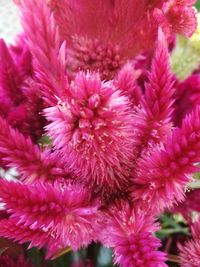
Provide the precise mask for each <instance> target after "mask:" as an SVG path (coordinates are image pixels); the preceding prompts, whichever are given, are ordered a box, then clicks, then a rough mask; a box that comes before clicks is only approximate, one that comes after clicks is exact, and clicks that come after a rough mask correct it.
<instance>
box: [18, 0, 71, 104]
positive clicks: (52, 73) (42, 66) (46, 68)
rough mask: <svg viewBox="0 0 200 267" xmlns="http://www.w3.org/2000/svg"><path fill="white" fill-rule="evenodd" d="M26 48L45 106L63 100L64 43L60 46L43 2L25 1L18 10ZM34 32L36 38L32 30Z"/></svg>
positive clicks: (66, 80)
mask: <svg viewBox="0 0 200 267" xmlns="http://www.w3.org/2000/svg"><path fill="white" fill-rule="evenodd" d="M21 11H22V14H23V19H22V24H23V27H24V30H25V36H26V39H27V44H28V46H29V49H30V51H31V53H32V55H33V57H34V62H35V74H36V77H37V80H38V81H39V83H40V88H41V91H42V92H43V96H44V98H45V100H46V102H47V103H48V104H55V103H56V102H57V101H56V98H55V96H57V97H59V98H61V99H62V97H63V96H66V87H67V84H68V78H67V76H66V60H65V57H66V55H65V42H63V43H61V41H60V36H59V33H58V28H57V26H56V24H55V22H54V19H53V16H52V14H51V12H50V10H49V9H48V7H47V5H46V3H45V1H43V0H37V1H36V0H26V1H24V2H23V5H22V6H21ZM36 29H37V34H35V30H36Z"/></svg>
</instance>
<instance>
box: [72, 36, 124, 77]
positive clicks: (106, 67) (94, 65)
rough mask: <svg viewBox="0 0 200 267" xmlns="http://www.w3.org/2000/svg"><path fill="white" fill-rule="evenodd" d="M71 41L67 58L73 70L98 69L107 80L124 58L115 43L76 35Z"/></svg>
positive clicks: (122, 62)
mask: <svg viewBox="0 0 200 267" xmlns="http://www.w3.org/2000/svg"><path fill="white" fill-rule="evenodd" d="M72 41H73V49H72V50H70V51H69V60H70V63H71V64H70V65H71V66H70V67H71V68H72V70H73V71H77V70H94V71H98V72H99V73H100V75H101V77H102V78H103V79H106V80H108V79H111V78H112V77H113V76H114V74H115V73H116V71H117V70H118V69H119V68H120V67H121V66H122V65H123V64H124V61H125V60H124V59H123V58H122V56H121V55H120V48H119V46H117V45H113V44H111V43H107V44H104V43H102V42H101V41H100V40H98V39H94V40H92V39H88V38H85V37H78V36H74V37H73V39H72Z"/></svg>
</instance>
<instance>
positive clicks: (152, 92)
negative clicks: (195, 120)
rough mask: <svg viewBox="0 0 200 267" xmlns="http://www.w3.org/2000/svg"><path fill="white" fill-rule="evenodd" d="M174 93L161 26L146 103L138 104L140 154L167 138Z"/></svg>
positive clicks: (170, 125)
mask: <svg viewBox="0 0 200 267" xmlns="http://www.w3.org/2000/svg"><path fill="white" fill-rule="evenodd" d="M173 94H174V88H173V76H172V73H171V71H170V65H169V52H168V47H167V42H166V39H165V36H164V34H163V32H162V30H161V29H159V32H158V40H157V46H156V50H155V55H154V58H153V61H152V66H151V72H150V73H149V75H148V82H147V83H146V84H145V97H144V99H142V101H141V104H142V107H141V108H138V109H137V111H136V114H135V132H136V134H135V135H136V138H137V139H138V140H137V143H138V144H137V154H136V156H137V157H138V156H139V155H140V154H141V152H142V150H146V149H147V148H148V147H151V146H153V145H154V144H155V143H158V144H159V143H160V142H163V141H165V140H166V137H167V136H168V134H169V133H170V131H171V128H172V124H171V115H172V112H173V108H172V104H173V101H174V100H173V98H172V97H173Z"/></svg>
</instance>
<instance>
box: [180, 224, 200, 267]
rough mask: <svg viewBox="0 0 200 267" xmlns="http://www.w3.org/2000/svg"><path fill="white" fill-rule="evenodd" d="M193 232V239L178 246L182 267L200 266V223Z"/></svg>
mask: <svg viewBox="0 0 200 267" xmlns="http://www.w3.org/2000/svg"><path fill="white" fill-rule="evenodd" d="M191 230H192V237H193V239H191V240H189V241H187V242H185V243H184V244H178V248H179V257H180V263H181V264H180V265H181V267H199V266H200V239H199V238H200V221H197V222H196V223H195V224H194V225H193V226H192V228H191Z"/></svg>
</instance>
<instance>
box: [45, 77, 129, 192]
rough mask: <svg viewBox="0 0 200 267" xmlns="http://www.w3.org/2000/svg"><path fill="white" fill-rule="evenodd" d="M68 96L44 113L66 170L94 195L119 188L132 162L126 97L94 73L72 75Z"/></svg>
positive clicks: (125, 182) (125, 179) (125, 180)
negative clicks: (101, 191)
mask: <svg viewBox="0 0 200 267" xmlns="http://www.w3.org/2000/svg"><path fill="white" fill-rule="evenodd" d="M68 94H69V97H68V99H66V101H65V102H63V101H59V102H58V105H57V106H55V107H51V108H47V109H46V110H45V114H46V117H47V119H48V120H49V121H51V123H50V124H49V125H48V126H47V127H46V128H47V130H48V134H49V135H50V136H51V137H52V139H53V143H54V146H55V148H56V149H60V151H61V155H62V157H63V158H64V159H65V162H66V164H68V165H69V168H70V169H72V170H73V171H75V172H78V173H80V176H81V177H83V179H84V182H87V183H88V184H89V185H90V186H93V189H94V190H95V191H98V190H105V191H107V192H109V194H110V190H111V191H112V192H113V191H116V190H119V189H122V188H123V187H124V186H127V184H128V177H129V174H130V170H131V167H132V165H133V162H132V161H131V159H132V158H133V154H132V151H133V145H134V137H133V115H132V109H131V107H130V104H129V101H128V98H127V97H125V96H123V95H122V92H121V91H119V90H117V89H116V88H115V86H114V85H113V84H112V82H101V80H100V78H99V76H98V75H97V74H92V73H87V74H84V73H82V72H81V73H78V74H77V76H76V78H75V80H74V82H72V83H71V85H70V87H69V89H68Z"/></svg>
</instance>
